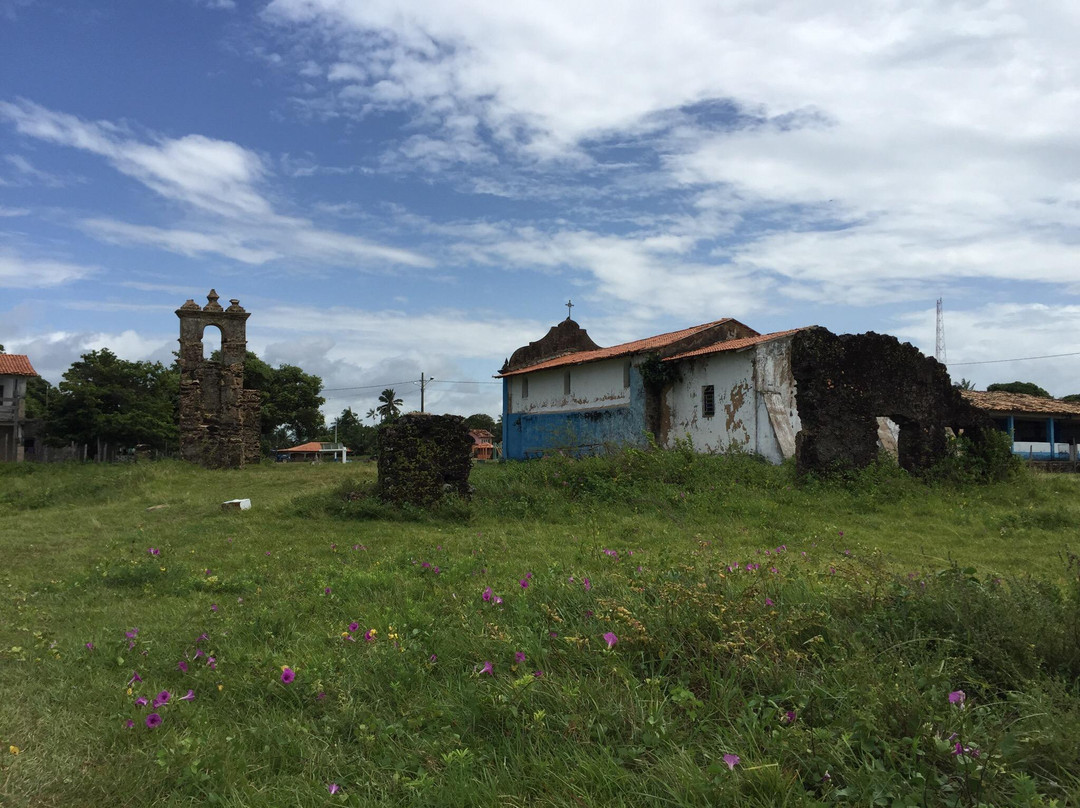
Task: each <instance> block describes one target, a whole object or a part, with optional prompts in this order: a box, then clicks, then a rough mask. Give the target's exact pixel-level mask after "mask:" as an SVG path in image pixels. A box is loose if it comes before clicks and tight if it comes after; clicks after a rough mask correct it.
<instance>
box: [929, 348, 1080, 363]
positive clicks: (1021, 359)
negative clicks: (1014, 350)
mask: <svg viewBox="0 0 1080 808" xmlns="http://www.w3.org/2000/svg"><path fill="white" fill-rule="evenodd" d="M1061 356H1080V351H1073V352H1072V353H1053V354H1045V355H1043V356H1020V357H1017V358H1016V359H984V360H982V361H981V362H949V367H958V366H959V365H996V364H998V363H1000V362H1027V361H1028V360H1029V359H1057V358H1058V357H1061Z"/></svg>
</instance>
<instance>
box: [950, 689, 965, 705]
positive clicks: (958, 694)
mask: <svg viewBox="0 0 1080 808" xmlns="http://www.w3.org/2000/svg"><path fill="white" fill-rule="evenodd" d="M966 698H967V694H966V693H964V691H963V690H954V691H953V692H952V693H950V694H949V704H959V705H960V706H961V707H963V706H964V699H966Z"/></svg>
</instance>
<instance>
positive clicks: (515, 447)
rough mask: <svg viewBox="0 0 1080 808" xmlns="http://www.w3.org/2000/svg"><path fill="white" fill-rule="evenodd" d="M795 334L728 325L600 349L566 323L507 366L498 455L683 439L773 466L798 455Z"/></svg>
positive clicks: (712, 325) (720, 323)
mask: <svg viewBox="0 0 1080 808" xmlns="http://www.w3.org/2000/svg"><path fill="white" fill-rule="evenodd" d="M798 331H799V329H792V330H788V331H780V332H776V333H772V334H759V333H758V332H757V331H755V330H753V329H752V328H750V327H749V326H747V325H744V324H743V323H740V322H738V321H737V320H733V319H730V318H727V319H723V320H716V321H714V322H711V323H704V324H702V325H697V326H692V327H690V328H685V329H682V330H680V331H672V332H669V333H666V334H659V335H656V336H653V337H647V338H645V339H640V340H634V341H633V342H627V343H623V344H621V345H615V346H613V347H611V348H601V347H599V346H598V345H596V343H594V342H593V341H592V339H591V338H589V336H588V334H587V333H586V332H585V331H584V329H582V328H581V327H580V326H579V325H578V324H577V323H576V322H574V321H573V320H571V319H569V318H568V319H566V320H564V321H563V322H561V323H559V325H557V326H554V327H552V328H551V330H550V331H549V332H548V333H547V335H546V336H545V337H544V338H543V339H540V340H538V341H536V342H532V343H529V344H528V345H526V346H524V347H522V348H519V349H518V350H516V351H515V352H514V354H513V355H512V356H511V357H510V359H508V360H507V361H506V363H505V364H504V365H503V368H502V371H501V372H500V374H499V377H500V378H501V379H502V380H503V454H504V456H505V457H506V458H508V459H525V458H529V457H538V456H540V455H542V454H544V453H545V452H550V451H563V450H566V451H571V452H575V453H581V452H584V453H590V452H597V451H600V450H602V449H604V448H605V447H626V446H644V445H646V443H647V441H648V436H649V435H650V434H651V435H652V436H653V437H654V439H655V440H656V442H657V443H658V444H659V445H660V446H671V445H673V444H674V442H675V441H676V440H685V439H689V440H690V441H692V443H693V445H694V448H695V449H697V450H698V451H703V452H720V451H726V450H728V449H731V448H736V449H739V450H742V451H747V452H751V453H755V454H759V455H761V456H763V457H765V458H766V459H768V460H770V461H772V462H774V463H779V462H781V461H782V460H784V459H786V458H790V457H792V456H794V454H795V435H796V433H797V432H798V431H799V426H800V423H799V415H798V411H797V409H796V407H795V381H794V378H793V376H792V372H791V343H792V337H793V335H795V334H796V333H797V332H798Z"/></svg>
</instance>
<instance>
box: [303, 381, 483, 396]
mask: <svg viewBox="0 0 1080 808" xmlns="http://www.w3.org/2000/svg"><path fill="white" fill-rule="evenodd" d="M424 383H425V384H432V383H438V384H502V382H501V381H475V380H471V379H459V380H456V381H455V380H452V379H425V380H424ZM401 384H420V381H419V380H418V379H406V380H405V381H403V382H382V383H380V384H363V385H357V386H355V387H324V388H323V389H322V391H323V392H324V393H336V392H340V391H342V390H379V389H383V390H385V389H386V388H387V387H394V386H395V385H401Z"/></svg>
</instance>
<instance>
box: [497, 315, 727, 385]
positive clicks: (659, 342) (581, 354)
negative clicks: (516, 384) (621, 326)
mask: <svg viewBox="0 0 1080 808" xmlns="http://www.w3.org/2000/svg"><path fill="white" fill-rule="evenodd" d="M730 322H732V318H731V317H724V318H723V319H721V320H715V321H713V322H711V323H702V324H701V325H695V326H691V327H690V328H684V329H682V330H680V331H669V332H668V333H666V334H657V335H656V336H655V337H646V338H645V339H638V340H634V341H633V342H624V343H622V344H621V345H613V346H611V347H610V348H600V349H598V350H595V351H577V352H575V353H570V354H566V355H565V356H558V357H556V358H554V359H548V360H546V361H544V362H538V363H537V364H535V365H530V366H529V367H525V368H517V369H516V370H510V371H507V372H506V373H500V374H499V375H498V377H497V378H505V377H507V376H516V375H518V374H520V373H532V372H533V371H537V370H547V369H548V368H557V367H562V366H563V365H580V364H583V363H585V362H595V361H597V360H599V359H612V358H614V357H616V356H630V355H632V354H636V353H643V352H645V351H655V350H657V349H659V348H663V347H664V346H666V345H671V344H672V343H675V342H678V341H679V340H681V339H686V338H687V337H692V336H693V335H694V334H697V333H700V332H701V331H704V330H705V329H707V328H713V327H715V326H718V325H723V324H724V323H730Z"/></svg>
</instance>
